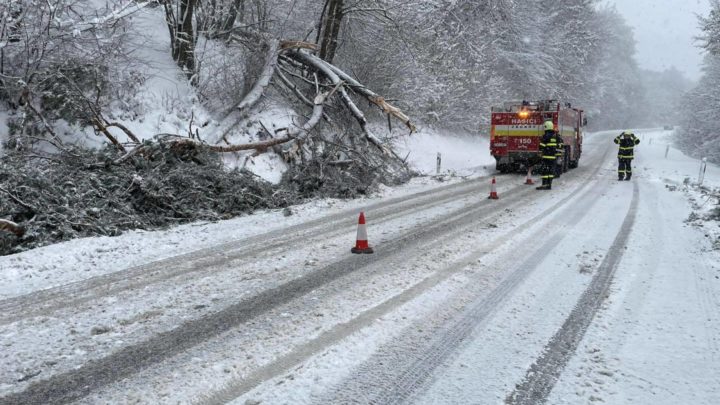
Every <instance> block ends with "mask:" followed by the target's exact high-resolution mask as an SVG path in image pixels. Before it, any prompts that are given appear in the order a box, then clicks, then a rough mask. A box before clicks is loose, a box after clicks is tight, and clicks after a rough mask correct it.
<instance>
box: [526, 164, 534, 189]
mask: <svg viewBox="0 0 720 405" xmlns="http://www.w3.org/2000/svg"><path fill="white" fill-rule="evenodd" d="M525 184H527V185H533V184H535V182H534V181H533V179H532V167H528V174H527V177H525Z"/></svg>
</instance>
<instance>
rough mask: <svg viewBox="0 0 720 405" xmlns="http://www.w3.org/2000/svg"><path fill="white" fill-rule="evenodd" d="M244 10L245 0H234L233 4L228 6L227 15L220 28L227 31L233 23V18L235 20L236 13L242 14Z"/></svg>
mask: <svg viewBox="0 0 720 405" xmlns="http://www.w3.org/2000/svg"><path fill="white" fill-rule="evenodd" d="M244 10H245V1H244V0H235V1H233V4H232V5H231V6H230V12H229V13H228V15H227V18H226V19H225V22H224V23H223V26H222V29H223V31H229V30H230V29H231V28H232V27H233V25H235V20H237V17H238V14H240V15H241V16H242V14H243V13H244Z"/></svg>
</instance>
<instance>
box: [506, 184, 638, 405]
mask: <svg viewBox="0 0 720 405" xmlns="http://www.w3.org/2000/svg"><path fill="white" fill-rule="evenodd" d="M633 185H634V187H633V196H632V202H631V203H630V209H629V210H628V212H627V214H626V216H625V220H624V221H623V224H622V226H621V228H620V231H619V232H618V234H617V236H616V237H615V240H614V241H613V244H612V245H611V246H610V249H609V250H608V252H607V255H606V256H605V259H604V260H603V262H602V263H601V264H600V267H599V269H598V272H597V273H596V274H595V276H594V277H593V279H592V281H591V282H590V285H589V286H588V288H587V289H586V290H585V292H584V293H583V295H582V296H581V297H580V300H579V301H578V303H577V305H576V306H575V308H574V309H573V311H572V312H571V313H570V316H568V318H567V319H566V320H565V323H563V325H562V327H561V328H560V330H558V331H557V333H556V334H555V335H554V336H553V338H552V339H551V340H550V342H549V343H548V344H547V346H546V347H545V350H544V352H543V354H542V355H541V356H540V357H539V358H538V359H537V360H536V361H535V363H534V364H533V365H532V366H530V368H529V369H528V371H527V373H526V375H525V378H524V379H523V381H522V382H521V383H520V384H518V385H517V388H516V389H515V390H514V391H513V392H512V393H510V395H508V397H507V398H506V400H505V402H506V403H507V404H512V405H515V404H518V405H537V404H543V403H545V402H546V401H547V398H548V396H549V395H550V392H551V391H552V389H553V387H554V386H555V383H556V382H557V379H558V377H560V373H561V372H562V371H563V369H564V368H565V366H566V365H567V363H568V361H569V360H570V358H571V357H572V356H573V355H574V354H575V351H576V350H577V347H578V345H579V344H580V341H581V340H582V338H583V336H585V332H586V331H587V328H588V327H589V326H590V323H591V322H592V320H593V318H594V317H595V314H596V313H597V312H598V310H599V309H600V306H601V305H602V303H603V301H604V300H605V298H606V297H607V294H608V289H609V288H610V283H611V282H612V279H613V275H614V274H615V269H616V268H617V266H618V264H619V263H620V260H621V259H622V256H623V253H624V252H625V246H626V245H627V241H628V238H629V236H630V232H631V231H632V228H633V223H634V222H635V216H636V214H637V207H638V201H639V191H638V184H637V183H634V184H633Z"/></svg>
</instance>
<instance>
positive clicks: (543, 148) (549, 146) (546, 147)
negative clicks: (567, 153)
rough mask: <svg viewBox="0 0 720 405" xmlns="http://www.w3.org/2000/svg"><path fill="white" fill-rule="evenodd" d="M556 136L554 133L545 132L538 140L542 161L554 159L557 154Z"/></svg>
mask: <svg viewBox="0 0 720 405" xmlns="http://www.w3.org/2000/svg"><path fill="white" fill-rule="evenodd" d="M557 146H558V141H557V135H556V134H555V131H545V133H544V134H543V136H542V138H540V152H541V153H542V158H543V159H553V160H554V159H555V158H556V154H557Z"/></svg>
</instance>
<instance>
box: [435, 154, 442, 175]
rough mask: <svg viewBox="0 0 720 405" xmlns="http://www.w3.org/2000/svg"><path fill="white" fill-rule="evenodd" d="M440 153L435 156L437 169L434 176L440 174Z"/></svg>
mask: <svg viewBox="0 0 720 405" xmlns="http://www.w3.org/2000/svg"><path fill="white" fill-rule="evenodd" d="M441 160H442V159H441V157H440V152H438V154H437V168H436V169H435V172H436V174H440V162H441Z"/></svg>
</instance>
